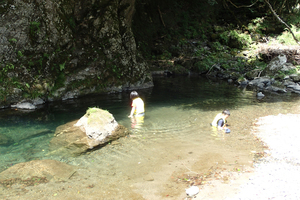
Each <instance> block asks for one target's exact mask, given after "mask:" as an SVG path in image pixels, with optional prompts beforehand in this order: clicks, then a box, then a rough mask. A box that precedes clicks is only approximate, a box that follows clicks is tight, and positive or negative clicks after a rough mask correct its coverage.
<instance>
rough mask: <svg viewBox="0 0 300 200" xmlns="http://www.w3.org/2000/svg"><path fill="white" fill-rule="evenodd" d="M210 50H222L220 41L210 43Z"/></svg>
mask: <svg viewBox="0 0 300 200" xmlns="http://www.w3.org/2000/svg"><path fill="white" fill-rule="evenodd" d="M211 47H212V50H214V51H224V46H223V45H222V44H221V43H220V42H214V43H212V46H211Z"/></svg>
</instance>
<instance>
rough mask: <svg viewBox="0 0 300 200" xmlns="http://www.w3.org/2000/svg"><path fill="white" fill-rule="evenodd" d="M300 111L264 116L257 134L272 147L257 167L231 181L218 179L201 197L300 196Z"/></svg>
mask: <svg viewBox="0 0 300 200" xmlns="http://www.w3.org/2000/svg"><path fill="white" fill-rule="evenodd" d="M299 123H300V115H299V114H287V115H282V114H279V115H276V116H266V117H261V118H259V119H258V120H257V122H256V123H255V126H254V128H253V129H254V130H253V134H254V135H256V136H257V137H258V138H259V139H261V141H263V142H264V143H265V145H266V146H268V148H269V150H266V151H265V154H266V156H265V157H263V158H261V159H260V160H259V161H258V162H256V163H255V164H254V169H253V170H252V171H253V172H251V170H248V172H250V173H247V172H244V173H235V174H231V181H230V183H229V184H224V183H222V182H215V183H213V184H211V185H207V186H205V187H204V188H202V189H201V190H200V192H199V194H198V195H197V196H196V198H195V199H197V200H200V199H201V200H204V199H205V200H208V199H209V200H212V199H213V200H219V199H220V200H266V199H276V200H277V199H278V200H296V199H300V131H299V128H298V124H299Z"/></svg>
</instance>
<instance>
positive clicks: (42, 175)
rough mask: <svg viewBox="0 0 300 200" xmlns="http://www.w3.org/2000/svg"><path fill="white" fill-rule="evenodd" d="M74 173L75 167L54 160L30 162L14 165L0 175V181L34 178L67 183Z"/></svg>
mask: <svg viewBox="0 0 300 200" xmlns="http://www.w3.org/2000/svg"><path fill="white" fill-rule="evenodd" d="M75 172H76V167H75V166H72V165H68V164H66V163H62V162H59V161H56V160H32V161H30V162H24V163H19V164H16V165H14V166H12V167H10V168H8V169H7V170H5V171H3V172H1V173H0V181H1V182H3V181H5V180H11V181H16V182H18V181H19V182H20V181H22V180H32V179H33V177H34V178H39V179H42V180H43V181H44V182H48V181H51V180H53V181H67V180H68V179H69V178H70V177H71V176H72V175H73V174H74V173H75Z"/></svg>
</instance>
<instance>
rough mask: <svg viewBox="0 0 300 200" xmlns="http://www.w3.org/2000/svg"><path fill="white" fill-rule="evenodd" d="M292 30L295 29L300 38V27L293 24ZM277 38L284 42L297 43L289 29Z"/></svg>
mask: <svg viewBox="0 0 300 200" xmlns="http://www.w3.org/2000/svg"><path fill="white" fill-rule="evenodd" d="M291 30H292V31H293V33H294V35H295V37H296V38H297V39H298V40H300V29H299V28H297V27H296V26H294V25H292V27H291ZM277 39H278V41H279V42H280V43H282V44H287V45H297V42H296V41H295V40H294V38H293V36H292V34H291V33H290V32H289V30H288V29H286V31H284V32H283V33H282V34H281V35H280V36H279V37H278V38H277Z"/></svg>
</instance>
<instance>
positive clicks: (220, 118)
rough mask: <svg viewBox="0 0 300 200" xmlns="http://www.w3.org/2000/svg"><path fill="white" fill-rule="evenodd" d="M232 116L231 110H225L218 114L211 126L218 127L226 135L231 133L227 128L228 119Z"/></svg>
mask: <svg viewBox="0 0 300 200" xmlns="http://www.w3.org/2000/svg"><path fill="white" fill-rule="evenodd" d="M229 116H230V112H229V110H223V112H222V113H219V114H217V116H216V117H215V118H214V120H213V121H212V123H211V125H212V126H213V127H217V128H218V130H224V131H225V132H226V133H230V129H229V128H227V127H226V123H227V120H226V119H227V118H228V117H229Z"/></svg>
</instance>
